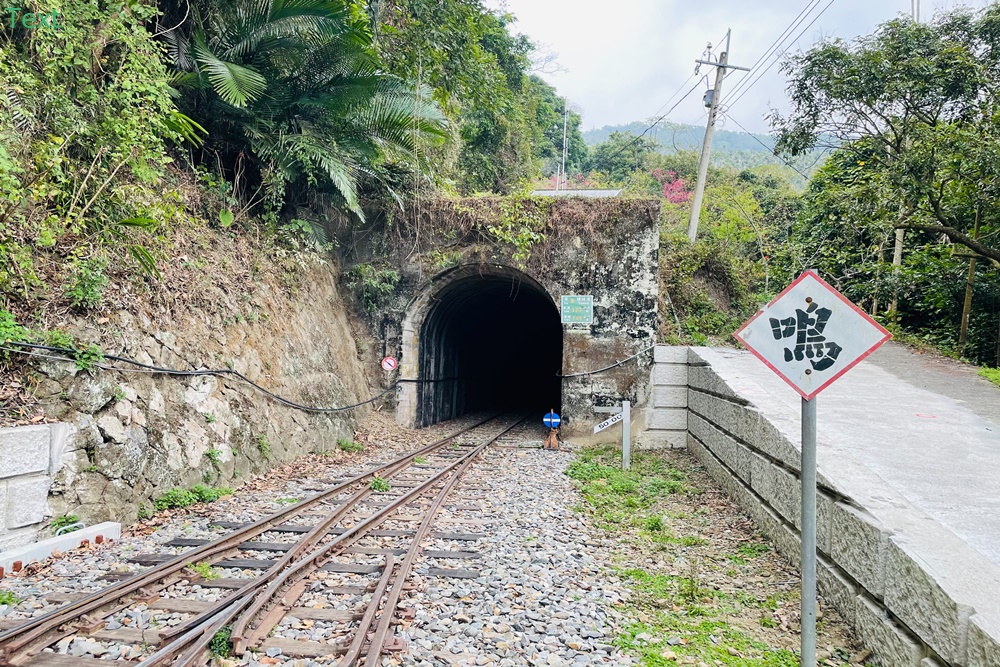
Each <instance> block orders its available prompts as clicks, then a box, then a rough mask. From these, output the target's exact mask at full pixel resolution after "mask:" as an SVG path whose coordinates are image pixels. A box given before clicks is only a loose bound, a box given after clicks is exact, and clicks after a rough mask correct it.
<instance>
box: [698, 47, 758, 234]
mask: <svg viewBox="0 0 1000 667" xmlns="http://www.w3.org/2000/svg"><path fill="white" fill-rule="evenodd" d="M732 32H733V31H732V30H729V31H728V32H727V33H726V50H725V51H723V52H722V54H721V55H720V56H719V62H712V61H711V60H696V61H695V62H696V63H698V64H699V65H711V66H713V67H715V88H713V89H712V92H711V94H712V97H711V100H709V104H708V105H706V106H708V107H709V110H708V126H707V127H706V128H705V141H704V142H703V143H702V146H701V162H699V163H698V183H697V184H696V185H695V187H694V199H692V200H691V219H690V221H689V222H688V238H689V239H690V240H691V243H694V241H695V239H696V238H698V219H699V218H701V200H702V198H703V197H704V196H705V178H706V177H707V176H708V161H709V158H710V157H711V153H712V135H714V134H715V119H716V116H717V115H718V111H719V101H720V100H721V99H722V80H723V79H725V78H726V70H727V69H738V70H743V71H744V72H749V71H750V68H749V67H738V66H736V65H730V64H729V37H730V35H731V34H732ZM706 97H707V96H706Z"/></svg>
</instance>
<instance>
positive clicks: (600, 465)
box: [566, 445, 695, 533]
mask: <svg viewBox="0 0 1000 667" xmlns="http://www.w3.org/2000/svg"><path fill="white" fill-rule="evenodd" d="M620 461H621V453H620V452H619V450H618V449H616V448H615V447H614V446H613V445H604V446H600V447H590V448H587V449H584V450H582V451H581V452H580V453H579V455H578V457H577V458H576V459H575V460H574V461H573V462H572V463H570V464H569V467H568V468H566V475H567V476H569V477H570V478H572V479H574V480H576V481H577V484H578V486H579V488H580V490H581V491H582V492H583V497H584V498H585V499H586V501H587V504H589V505H590V507H591V509H592V511H593V512H594V514H595V516H596V517H597V519H598V524H599V525H600V526H601V527H602V528H605V529H607V530H616V529H630V528H642V527H645V528H646V529H647V532H650V533H660V532H661V531H662V530H663V519H662V517H653V516H648V517H647V516H645V514H644V510H648V509H649V508H651V507H652V506H653V505H654V503H656V501H657V500H658V499H659V498H662V497H664V496H669V495H672V494H675V493H692V492H694V491H695V490H694V489H692V488H691V487H690V486H689V485H688V484H687V475H686V474H685V473H684V472H682V471H680V470H677V469H676V468H672V467H671V466H669V465H668V464H667V463H666V462H665V461H664V460H663V459H662V458H661V457H659V456H657V455H656V454H654V453H651V452H635V454H634V456H633V457H632V467H631V468H630V469H629V470H622V469H621V467H620ZM657 519H659V521H657Z"/></svg>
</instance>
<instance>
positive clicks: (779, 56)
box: [728, 0, 835, 107]
mask: <svg viewBox="0 0 1000 667" xmlns="http://www.w3.org/2000/svg"><path fill="white" fill-rule="evenodd" d="M834 2H835V0H830V2H828V3H827V5H826V6H825V7H823V9H822V10H820V12H819V14H817V15H816V16H815V17H814V18H813V20H812V21H810V22H809V25H807V26H806V27H805V28H803V29H802V32H800V33H799V35H798V37H796V38H795V39H794V40H792V41H791V42H789V44H788V46H786V47H785V48H784V49H782V51H781V53H779V54H778V55H777V56H776V57H775V58H774V59H773V60H772V61H771V64H770V65H768V66H767V67H766V68H765V69H764V70H763V71H762V72H760V73H759V74H758V75H757V78H756V79H754V80H753V81H752V82H751V83H749V84H747V85H746V87H744V88H743V90H742V91H740V94H739V95H738V96H737V97H736V99H734V100H733V101H732V102H730V103H729V104H728V106H729V107H732V106H733V105H734V104H736V103H737V102H739V101H740V100H741V99H742V98H743V96H744V95H746V94H747V92H748V91H749V90H750V89H751V88H753V87H754V86H755V85H757V82H759V81H760V80H761V79H762V78H763V77H764V75H765V74H767V73H768V72H769V71H771V68H772V67H774V65H775V63H777V62H778V61H779V60H781V57H782V56H783V55H785V53H787V52H788V49H790V48H792V46H794V45H795V44H796V43H797V42H798V41H799V40H800V39H802V36H803V35H804V34H806V31H807V30H809V28H811V27H812V26H813V24H814V23H816V21H818V20H819V18H820V17H821V16H823V14H825V13H826V10H828V9H830V6H831V5H833V3H834ZM748 79H749V77H748ZM744 80H746V79H744ZM741 83H742V81H741Z"/></svg>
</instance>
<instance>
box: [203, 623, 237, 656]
mask: <svg viewBox="0 0 1000 667" xmlns="http://www.w3.org/2000/svg"><path fill="white" fill-rule="evenodd" d="M232 634H233V626H231V625H227V626H226V627H224V628H222V629H221V630H219V631H218V632H216V633H215V636H214V637H212V640H211V641H210V642H209V643H208V651H209V652H210V653H211V654H212V655H214V656H216V657H219V658H228V657H229V656H230V655H231V654H232V652H233V644H232V642H230V641H229V638H230V637H231V636H232Z"/></svg>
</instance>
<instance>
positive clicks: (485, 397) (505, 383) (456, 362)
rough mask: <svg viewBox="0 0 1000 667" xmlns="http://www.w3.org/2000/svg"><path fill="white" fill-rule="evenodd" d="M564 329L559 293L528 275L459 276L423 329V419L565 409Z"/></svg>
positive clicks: (442, 294)
mask: <svg viewBox="0 0 1000 667" xmlns="http://www.w3.org/2000/svg"><path fill="white" fill-rule="evenodd" d="M562 334H563V332H562V324H561V323H560V318H559V312H558V310H557V309H556V307H555V304H554V303H553V302H552V299H551V298H550V297H549V296H548V294H547V293H546V292H545V290H544V288H542V287H541V286H540V285H538V284H537V283H535V282H534V281H533V280H530V279H528V278H527V277H526V276H519V275H478V274H477V275H471V276H467V277H463V278H459V279H457V280H454V281H453V282H451V283H450V284H448V285H447V286H446V287H444V288H442V289H441V290H440V291H439V292H438V293H437V294H436V295H435V297H434V299H433V302H432V305H431V306H430V308H429V309H428V311H427V315H426V317H425V318H424V321H423V325H422V326H421V327H420V336H419V340H420V344H419V349H420V352H419V362H418V365H419V374H418V377H419V379H420V380H421V382H420V383H419V384H418V385H417V387H418V393H417V397H418V400H417V420H418V422H419V424H420V425H421V426H428V425H430V424H435V423H437V422H439V421H444V420H446V419H453V418H455V417H458V416H461V415H463V414H467V413H470V412H477V411H513V410H517V411H532V412H539V413H541V412H543V411H546V410H549V409H550V408H553V409H556V410H559V409H560V399H561V379H560V378H559V376H558V374H559V372H560V370H561V368H562Z"/></svg>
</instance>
